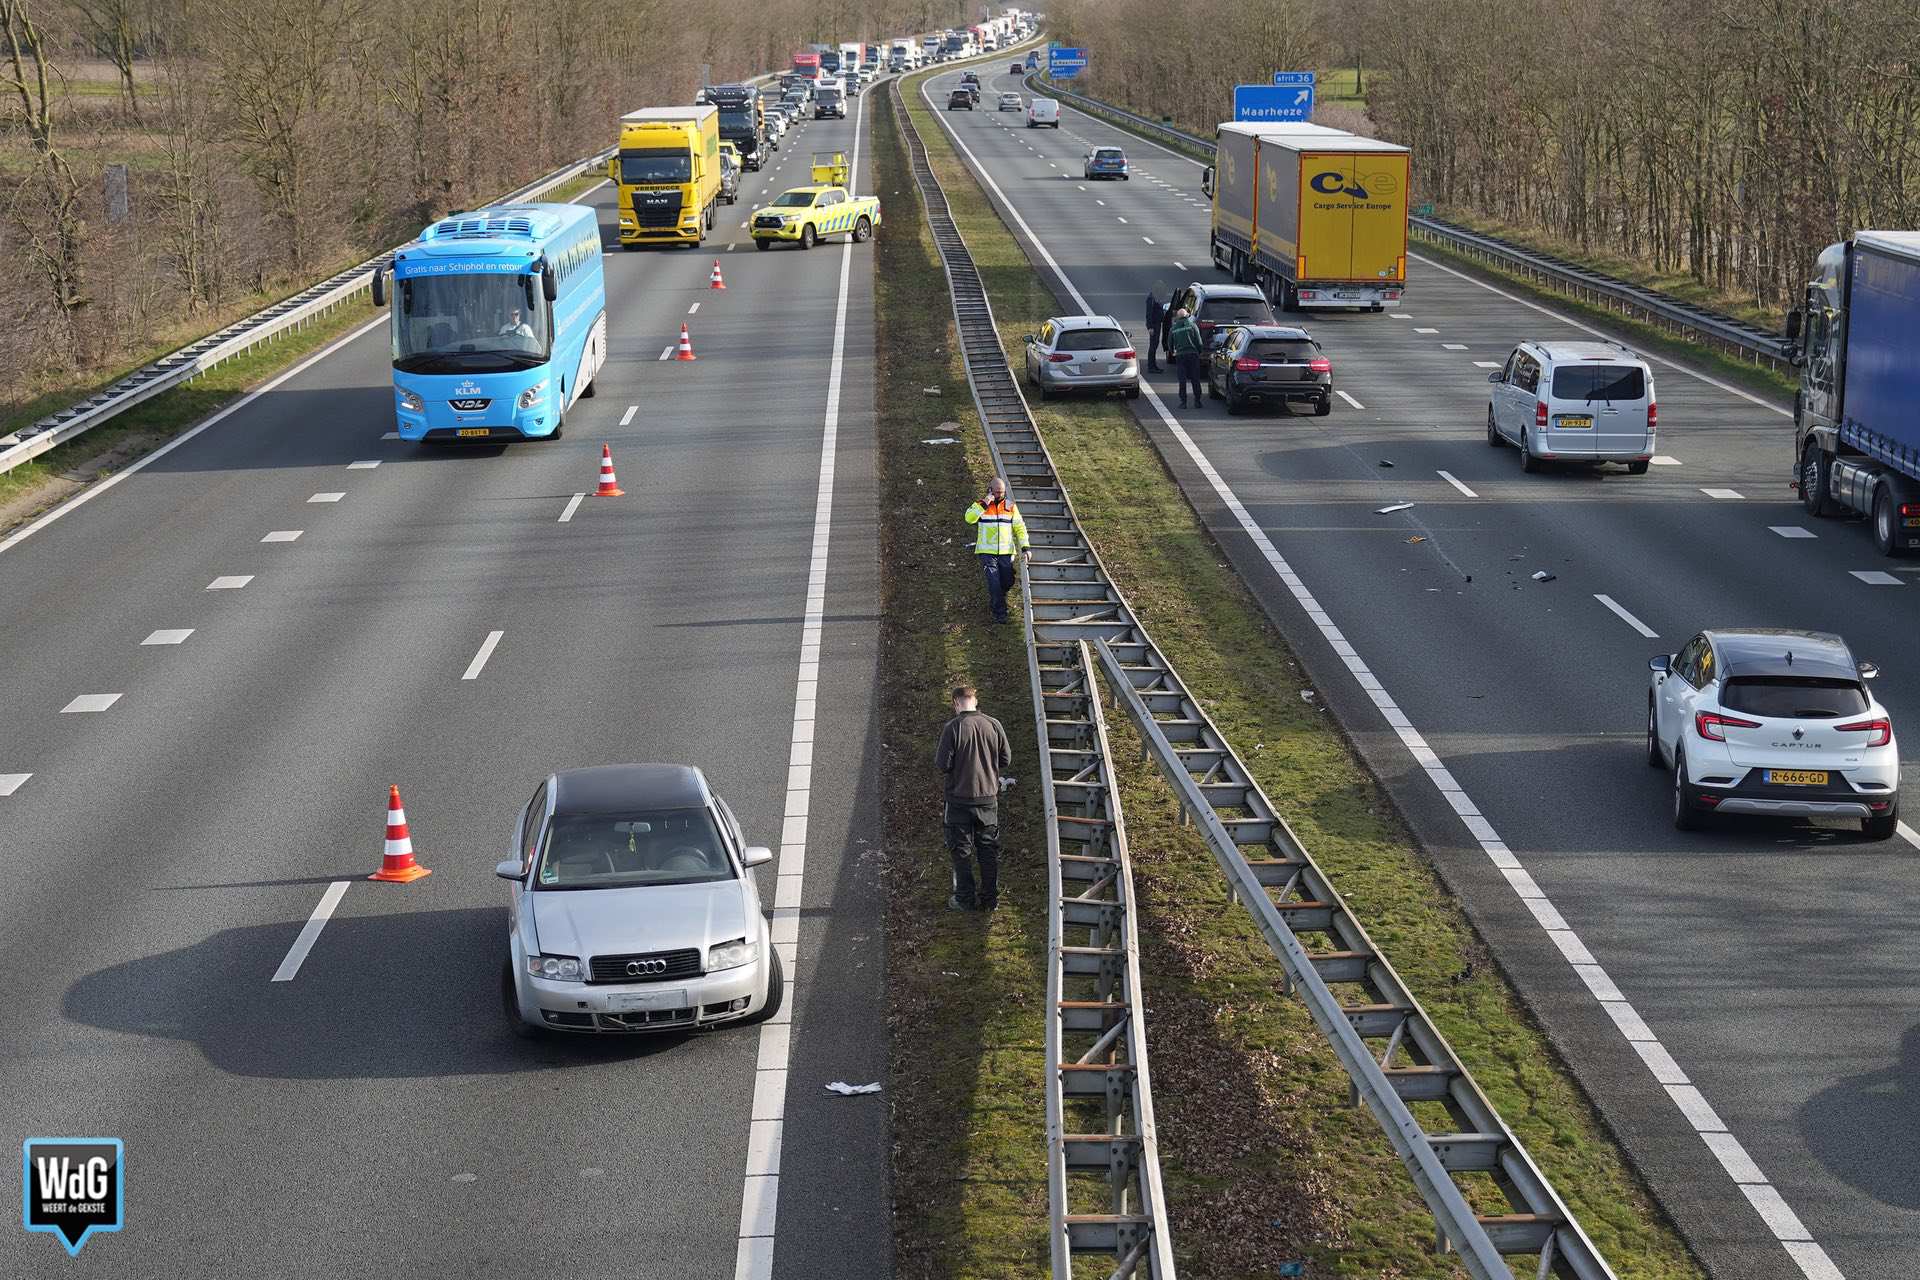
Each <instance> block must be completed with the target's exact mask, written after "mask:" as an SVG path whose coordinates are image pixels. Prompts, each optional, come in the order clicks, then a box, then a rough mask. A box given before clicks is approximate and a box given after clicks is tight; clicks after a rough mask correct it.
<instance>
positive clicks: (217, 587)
mask: <svg viewBox="0 0 1920 1280" xmlns="http://www.w3.org/2000/svg"><path fill="white" fill-rule="evenodd" d="M252 581H253V575H252V574H250V573H228V574H223V575H221V576H220V577H218V578H215V579H214V580H213V581H212V582H209V583H208V584H207V590H209V591H238V590H239V589H240V588H242V587H244V586H246V585H247V584H248V583H249V582H252Z"/></svg>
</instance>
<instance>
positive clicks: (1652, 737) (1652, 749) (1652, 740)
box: [1647, 694, 1667, 769]
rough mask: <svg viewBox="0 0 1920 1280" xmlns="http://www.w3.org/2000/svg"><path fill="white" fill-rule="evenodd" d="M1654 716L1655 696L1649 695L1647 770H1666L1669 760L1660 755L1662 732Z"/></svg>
mask: <svg viewBox="0 0 1920 1280" xmlns="http://www.w3.org/2000/svg"><path fill="white" fill-rule="evenodd" d="M1657 724H1658V721H1657V720H1656V718H1655V717H1654V714H1653V695H1652V694H1648V695H1647V768H1649V769H1664V768H1666V767H1667V758H1666V757H1665V756H1663V755H1661V754H1660V730H1659V729H1658V728H1657V727H1656V726H1657Z"/></svg>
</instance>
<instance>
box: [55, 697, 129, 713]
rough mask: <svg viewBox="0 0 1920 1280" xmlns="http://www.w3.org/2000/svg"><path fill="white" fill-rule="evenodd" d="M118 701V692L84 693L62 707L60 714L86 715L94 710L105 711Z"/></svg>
mask: <svg viewBox="0 0 1920 1280" xmlns="http://www.w3.org/2000/svg"><path fill="white" fill-rule="evenodd" d="M118 701H120V695H119V694H117V693H83V694H81V695H80V696H79V697H77V698H75V699H74V700H73V701H72V702H69V703H68V704H67V705H66V706H64V707H62V708H60V714H62V715H85V714H87V713H89V712H93V711H105V710H106V709H107V708H108V707H110V706H112V705H113V704H114V703H116V702H118Z"/></svg>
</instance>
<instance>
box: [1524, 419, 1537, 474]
mask: <svg viewBox="0 0 1920 1280" xmlns="http://www.w3.org/2000/svg"><path fill="white" fill-rule="evenodd" d="M1520 469H1521V470H1522V471H1524V472H1526V473H1527V474H1529V475H1531V474H1533V473H1534V472H1536V471H1538V470H1539V469H1540V459H1538V458H1536V457H1534V456H1533V442H1532V441H1531V440H1530V439H1528V438H1527V429H1526V428H1525V427H1522V428H1520Z"/></svg>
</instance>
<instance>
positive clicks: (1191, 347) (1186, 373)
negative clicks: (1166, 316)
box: [1167, 307, 1201, 409]
mask: <svg viewBox="0 0 1920 1280" xmlns="http://www.w3.org/2000/svg"><path fill="white" fill-rule="evenodd" d="M1200 345H1201V344H1200V326H1199V325H1197V324H1195V323H1194V322H1193V317H1192V316H1190V315H1188V314H1187V309H1186V308H1185V307H1181V308H1180V309H1179V310H1178V311H1176V312H1174V313H1173V330H1172V332H1171V333H1170V334H1169V337H1168V342H1167V349H1168V350H1169V351H1171V352H1173V363H1174V367H1175V368H1177V369H1178V370H1179V371H1180V407H1181V408H1182V409H1184V408H1186V407H1187V384H1188V383H1189V382H1191V383H1192V384H1193V407H1194V408H1196V409H1198V408H1200V407H1201V399H1200Z"/></svg>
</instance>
